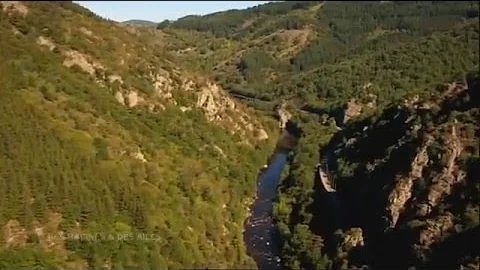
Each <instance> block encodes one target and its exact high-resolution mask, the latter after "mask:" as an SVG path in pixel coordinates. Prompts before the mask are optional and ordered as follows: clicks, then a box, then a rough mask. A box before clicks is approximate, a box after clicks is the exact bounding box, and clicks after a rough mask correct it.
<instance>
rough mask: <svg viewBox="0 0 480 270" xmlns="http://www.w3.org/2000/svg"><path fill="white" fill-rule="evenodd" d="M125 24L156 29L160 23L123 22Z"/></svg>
mask: <svg viewBox="0 0 480 270" xmlns="http://www.w3.org/2000/svg"><path fill="white" fill-rule="evenodd" d="M122 23H124V24H131V25H136V26H146V27H156V26H157V24H158V23H156V22H152V21H146V20H128V21H124V22H122Z"/></svg>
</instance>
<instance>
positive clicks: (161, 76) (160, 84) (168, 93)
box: [150, 69, 174, 100]
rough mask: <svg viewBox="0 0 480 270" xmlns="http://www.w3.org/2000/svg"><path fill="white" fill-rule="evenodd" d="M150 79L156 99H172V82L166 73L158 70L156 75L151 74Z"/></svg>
mask: <svg viewBox="0 0 480 270" xmlns="http://www.w3.org/2000/svg"><path fill="white" fill-rule="evenodd" d="M150 79H151V80H152V85H153V88H155V92H156V94H157V96H158V97H160V98H163V99H167V100H169V99H171V98H172V97H173V96H172V90H173V89H174V82H173V80H172V78H170V74H169V73H168V72H167V71H165V70H163V69H160V70H159V71H158V73H156V74H153V73H151V74H150Z"/></svg>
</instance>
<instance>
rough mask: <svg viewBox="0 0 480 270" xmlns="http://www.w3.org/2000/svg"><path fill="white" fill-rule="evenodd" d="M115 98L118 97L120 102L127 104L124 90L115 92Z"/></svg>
mask: <svg viewBox="0 0 480 270" xmlns="http://www.w3.org/2000/svg"><path fill="white" fill-rule="evenodd" d="M115 99H116V100H117V101H118V102H120V104H122V105H125V98H124V97H123V94H122V92H120V91H117V92H116V93H115Z"/></svg>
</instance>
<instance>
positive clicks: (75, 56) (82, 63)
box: [63, 50, 105, 75]
mask: <svg viewBox="0 0 480 270" xmlns="http://www.w3.org/2000/svg"><path fill="white" fill-rule="evenodd" d="M63 55H64V56H65V60H64V61H63V65H64V66H66V67H72V66H74V65H77V66H78V67H80V68H81V69H82V70H83V71H85V72H87V73H88V74H90V75H94V74H95V71H96V70H104V69H105V68H104V67H103V66H102V64H100V63H99V62H97V61H94V60H92V59H91V57H89V56H88V55H85V54H82V53H80V52H78V51H75V50H70V51H66V52H63Z"/></svg>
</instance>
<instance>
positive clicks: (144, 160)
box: [133, 148, 148, 162]
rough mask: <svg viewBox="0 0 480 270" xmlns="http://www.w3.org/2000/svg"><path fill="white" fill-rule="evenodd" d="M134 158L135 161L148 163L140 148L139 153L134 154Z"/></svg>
mask: <svg viewBox="0 0 480 270" xmlns="http://www.w3.org/2000/svg"><path fill="white" fill-rule="evenodd" d="M133 157H134V158H135V159H138V160H140V161H141V162H148V160H147V159H146V158H145V155H144V154H143V153H142V151H141V150H140V148H138V150H137V152H136V153H134V154H133Z"/></svg>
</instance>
